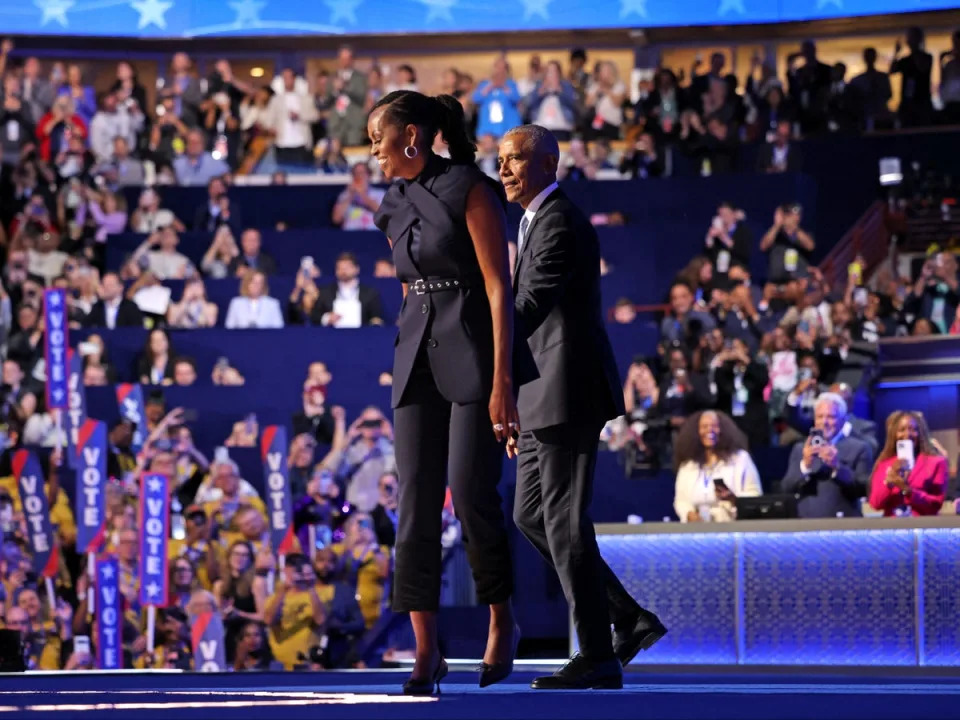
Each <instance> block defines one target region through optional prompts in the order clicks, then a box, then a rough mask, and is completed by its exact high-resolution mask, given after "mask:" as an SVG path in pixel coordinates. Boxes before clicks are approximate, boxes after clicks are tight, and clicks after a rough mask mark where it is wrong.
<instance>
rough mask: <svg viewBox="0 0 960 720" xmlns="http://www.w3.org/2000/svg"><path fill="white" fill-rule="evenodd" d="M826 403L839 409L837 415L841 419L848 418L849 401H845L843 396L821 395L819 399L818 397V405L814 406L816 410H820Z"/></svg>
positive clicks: (826, 393) (827, 393) (834, 394)
mask: <svg viewBox="0 0 960 720" xmlns="http://www.w3.org/2000/svg"><path fill="white" fill-rule="evenodd" d="M826 403H830V404H831V405H833V406H834V407H835V408H837V413H838V414H839V415H840V417H841V418H845V417H846V416H847V401H846V400H844V399H843V397H842V396H840V395H838V394H837V393H832V392H825V393H820V395H819V397H817V403H816V405H815V406H814V409H816V408H819V407H820V406H821V405H825V404H826Z"/></svg>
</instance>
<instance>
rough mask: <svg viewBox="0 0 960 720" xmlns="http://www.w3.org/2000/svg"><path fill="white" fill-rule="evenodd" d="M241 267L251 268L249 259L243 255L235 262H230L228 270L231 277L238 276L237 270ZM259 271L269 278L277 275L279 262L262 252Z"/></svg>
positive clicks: (258, 257)
mask: <svg viewBox="0 0 960 720" xmlns="http://www.w3.org/2000/svg"><path fill="white" fill-rule="evenodd" d="M241 267H249V264H248V263H247V257H246V255H244V254H243V253H241V254H240V255H237V256H236V257H235V258H234V259H233V260H231V261H230V264H229V265H228V266H227V270H228V272H229V273H230V274H231V275H236V274H237V269H238V268H241ZM257 270H259V271H260V272H262V273H263V274H264V275H267V276H270V275H276V274H277V261H276V260H274V259H273V258H272V257H271V256H270V255H268V254H267V253H265V252H261V253H259V254H258V255H257Z"/></svg>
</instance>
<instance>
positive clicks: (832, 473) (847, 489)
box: [781, 393, 873, 518]
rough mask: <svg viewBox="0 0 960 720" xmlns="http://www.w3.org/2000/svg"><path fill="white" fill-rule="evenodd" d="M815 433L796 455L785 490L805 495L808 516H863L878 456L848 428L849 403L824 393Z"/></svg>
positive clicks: (804, 512)
mask: <svg viewBox="0 0 960 720" xmlns="http://www.w3.org/2000/svg"><path fill="white" fill-rule="evenodd" d="M813 417H814V421H813V430H811V434H810V435H809V436H808V437H807V440H806V442H804V443H802V444H801V443H797V444H796V445H794V447H793V451H792V452H791V453H790V462H789V464H788V466H787V476H786V477H785V478H784V479H783V483H782V485H781V489H782V491H783V492H785V493H797V494H799V495H800V503H799V506H798V515H799V516H800V517H802V518H832V517H837V515H839V514H841V513H842V514H843V516H844V517H860V515H861V512H860V498H862V497H863V496H864V495H865V494H866V492H867V488H868V487H869V483H870V470H871V467H872V465H873V453H871V452H870V447H869V446H868V445H867V444H866V443H865V442H863V441H862V440H858V439H857V438H855V437H853V435H852V434H851V433H850V426H849V425H848V424H847V403H846V402H844V400H843V398H842V397H840V396H839V395H836V394H834V393H823V394H822V395H821V396H820V397H819V398H818V399H817V405H816V407H815V408H814V412H813Z"/></svg>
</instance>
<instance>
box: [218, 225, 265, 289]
mask: <svg viewBox="0 0 960 720" xmlns="http://www.w3.org/2000/svg"><path fill="white" fill-rule="evenodd" d="M227 270H228V271H229V272H230V274H231V275H236V276H237V277H242V276H243V275H245V274H246V273H247V271H248V270H259V271H260V272H262V273H263V274H264V275H268V276H271V275H276V274H277V263H276V261H275V260H274V259H273V257H271V256H270V255H269V254H268V253H265V252H264V251H263V238H262V237H261V236H260V231H259V230H257V229H255V228H249V229H247V230H244V231H243V234H242V235H241V236H240V254H239V255H237V256H236V257H235V258H234V259H233V260H231V261H230V265H229V266H228V267H227Z"/></svg>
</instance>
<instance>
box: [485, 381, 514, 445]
mask: <svg viewBox="0 0 960 720" xmlns="http://www.w3.org/2000/svg"><path fill="white" fill-rule="evenodd" d="M488 409H489V411H490V424H491V425H492V426H493V434H494V435H496V437H497V442H503V441H504V440H507V439H508V438H511V437H512V436H513V435H514V434H515V433H519V432H520V416H519V414H518V413H517V401H516V400H515V399H514V397H513V383H511V382H510V381H509V380H499V381H497V380H495V381H494V383H493V391H492V392H491V393H490V403H489V405H488Z"/></svg>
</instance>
